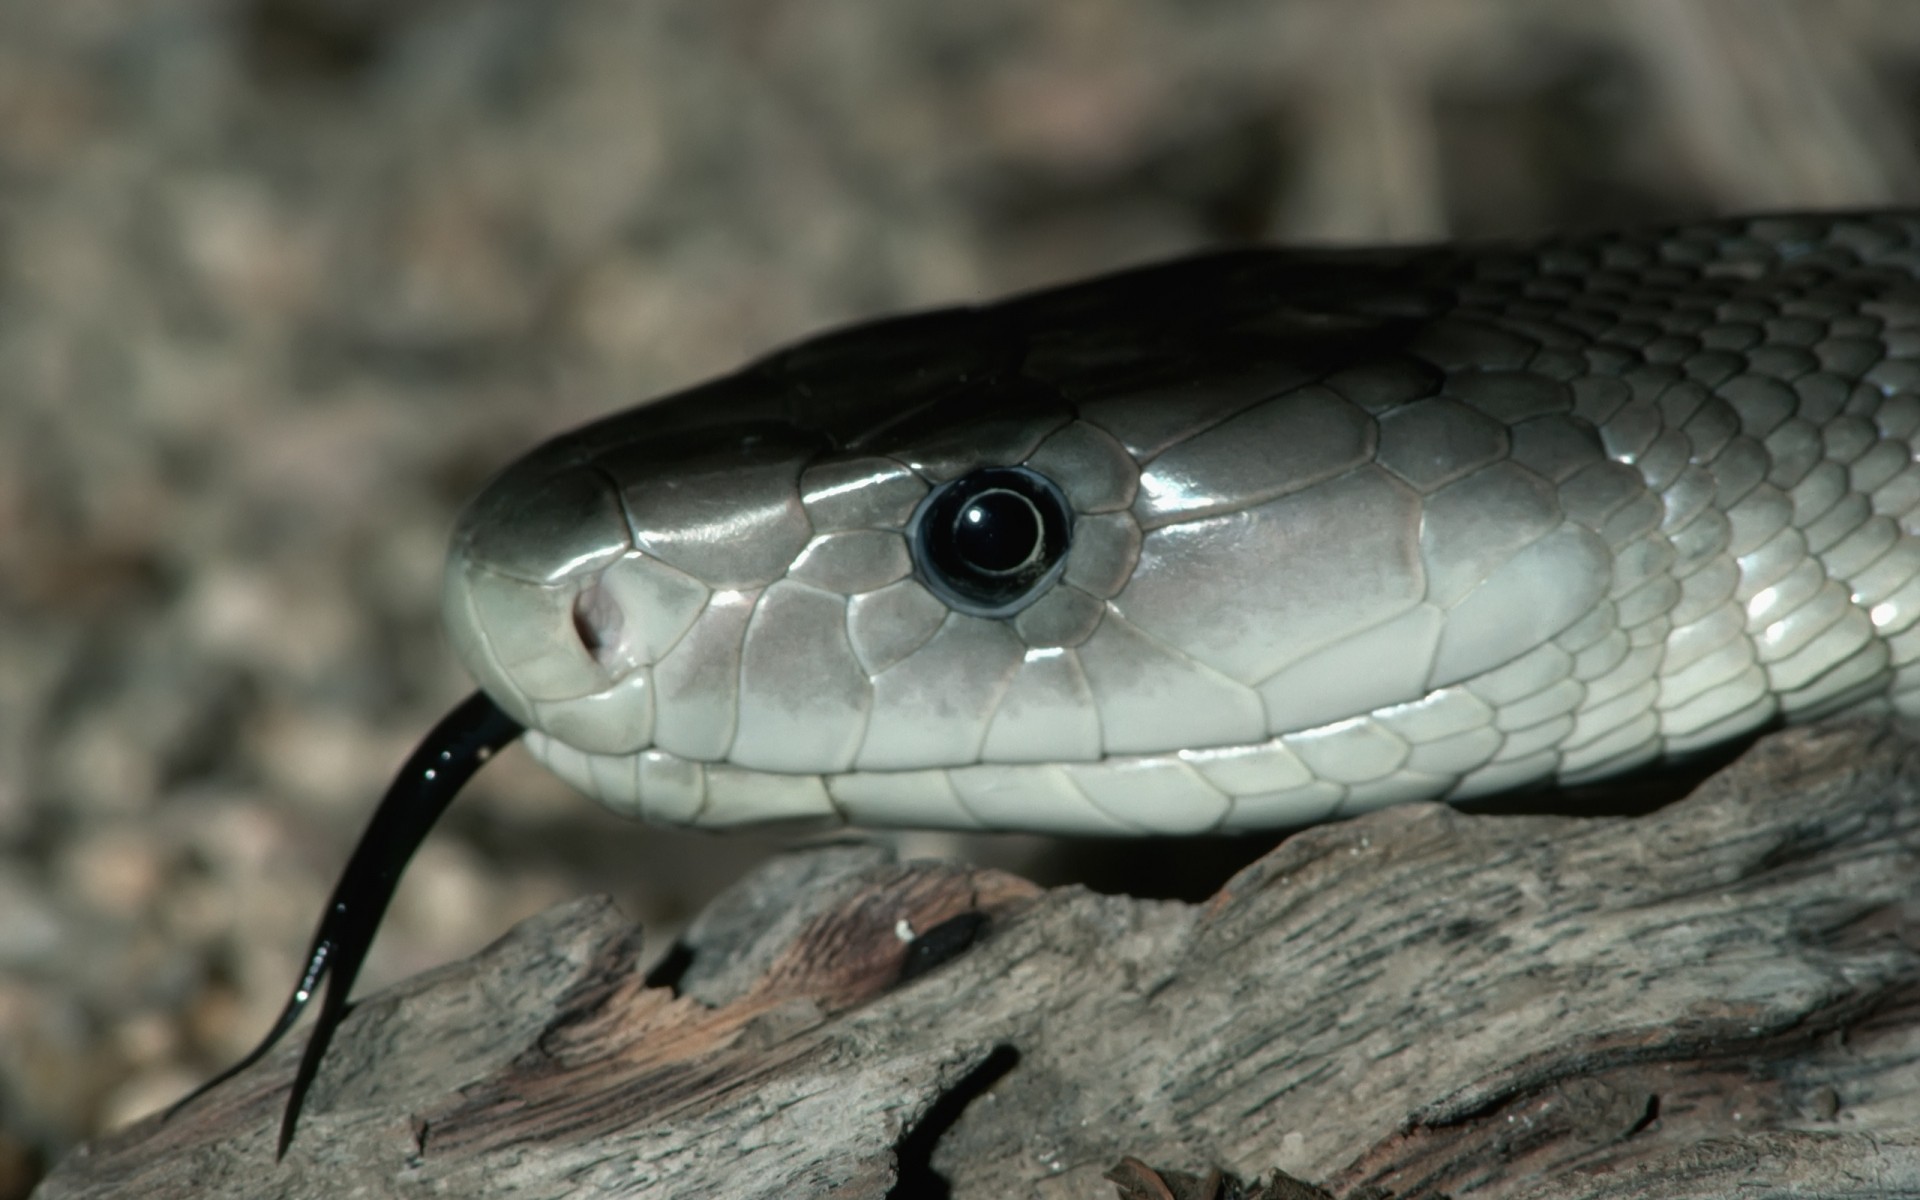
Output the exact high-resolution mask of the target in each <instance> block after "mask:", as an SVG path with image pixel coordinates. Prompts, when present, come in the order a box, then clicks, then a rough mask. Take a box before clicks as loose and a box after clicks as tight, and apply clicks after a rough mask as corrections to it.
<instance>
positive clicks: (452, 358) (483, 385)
mask: <svg viewBox="0 0 1920 1200" xmlns="http://www.w3.org/2000/svg"><path fill="white" fill-rule="evenodd" d="M1916 138H1920V5H1916V4H1913V3H1911V0H1817V2H1816V0H1801V2H1793V0H1698V2H1695V0H1611V2H1599V0H1567V2H1564V3H1549V2H1547V0H1535V2H1531V3H1518V2H1515V3H1507V4H1502V3H1493V2H1490V0H1373V2H1368V3H1357V2H1339V0H1324V2H1308V0H1302V2H1296V3H1285V2H1277V0H1207V2H1206V3H1194V2H1191V0H1049V2H1048V3H1045V4H1031V3H1024V2H1022V0H969V2H968V3H965V4H942V3H933V2H931V0H928V2H924V3H899V4H871V3H865V2H863V0H812V2H809V3H793V2H788V0H648V2H645V3H642V2H637V0H636V2H632V3H620V2H617V0H57V2H55V0H0V1198H7V1197H15V1196H20V1195H22V1194H24V1193H25V1192H26V1191H27V1190H28V1189H29V1188H30V1187H31V1186H32V1183H33V1181H34V1180H35V1179H36V1178H37V1177H38V1173H39V1172H40V1171H41V1170H42V1169H43V1168H44V1165H45V1164H46V1163H47V1162H48V1161H49V1159H50V1158H51V1157H53V1156H57V1155H58V1154H60V1153H62V1152H64V1151H65V1150H66V1149H67V1148H69V1147H70V1146H72V1145H73V1144H74V1142H75V1141H76V1140H77V1139H79V1138H81V1137H83V1136H85V1135H87V1134H88V1133H90V1132H92V1131H96V1130H99V1129H102V1128H103V1127H106V1126H110V1125H113V1124H115V1123H118V1122H121V1121H124V1120H126V1119H128V1118H130V1117H133V1116H136V1115H139V1114H140V1113H143V1112H145V1111H149V1110H151V1109H152V1108H154V1107H155V1106H158V1105H160V1104H163V1103H165V1102H167V1101H169V1100H172V1099H173V1098H175V1097H176V1096H178V1095H180V1094H181V1093H182V1092H184V1091H185V1090H186V1089H187V1088H188V1087H190V1086H191V1085H192V1084H194V1083H195V1082H197V1081H198V1080H200V1079H202V1078H204V1077H205V1076H206V1075H208V1074H209V1073H210V1072H212V1071H213V1070H214V1069H216V1068H218V1067H220V1066H223V1065H225V1064H226V1063H228V1062H229V1061H231V1060H232V1059H234V1058H235V1057H236V1056H237V1055H239V1054H240V1053H242V1052H243V1051H244V1050H245V1049H246V1048H247V1047H248V1046H249V1045H250V1044H251V1043H252V1042H253V1041H254V1040H255V1039H256V1038H257V1037H258V1036H259V1035H260V1033H261V1032H262V1031H263V1030H264V1029H265V1028H266V1026H267V1025H268V1023H269V1021H270V1020H271V1018H272V1015H273V1014H274V1012H275V1011H276V1010H277V1008H278V1006H279V1005H280V1003H281V1002H282V1000H283V999H284V996H285V993H286V990H287V988H288V986H289V985H290V983H291V980H292V978H293V975H294V971H295V966H296V962H297V960H298V957H299V955H300V954H301V952H302V951H303V950H304V948H305V945H306V940H307V938H308V936H309V934H310V932H311V929H312V924H313V921H314V920H315V919H316V917H317V915H318V912H319V909H320V905H321V903H322V901H323V899H324V897H325V895H326V892H327V890H328V888H329V887H330V885H331V882H332V879H333V876H334V874H335V872H336V871H337V869H338V867H339V865H340V863H341V862H342V860H343V859H344V857H345V854H346V851H347V848H348V847H349V845H350V844H351V841H352V839H353V838H354V836H355V835H356V834H357V832H358V830H359V827H360V825H361V823H362V821H363V820H364V819H365V817H366V815H367V813H368V812H369V811H370V808H371V805H372V803H373V801H374V799H375V797H376V796H377V795H378V793H379V791H380V789H381V787H382V786H383V784H384V783H385V781H386V778H387V776H388V774H389V773H390V772H391V770H392V769H393V768H394V767H395V766H396V764H397V763H398V762H399V761H400V759H401V758H402V757H403V756H404V754H405V752H406V751H407V749H408V748H409V746H410V745H411V744H412V742H413V741H414V740H415V739H416V738H417V737H419V736H420V735H421V734H422V733H423V732H424V731H425V730H426V729H427V727H428V726H429V725H430V724H431V722H432V721H433V719H434V718H435V717H436V716H437V715H438V714H439V713H440V712H442V711H443V710H445V709H446V708H447V707H448V706H449V705H450V704H451V703H452V702H453V701H454V700H456V699H457V698H458V697H459V696H460V695H462V694H463V693H464V692H465V690H466V689H467V687H468V684H467V681H466V680H465V679H464V677H463V676H462V673H461V672H460V670H459V668H458V667H457V666H455V664H454V663H453V661H452V659H451V657H450V655H449V653H448V651H447V649H446V647H445V646H444V644H443V642H442V640H441V637H440V634H439V630H438V622H437V615H436V604H437V585H438V576H439V570H440V556H441V546H442V541H443V538H444V536H445V531H446V529H447V527H448V524H449V522H450V520H451V518H452V516H453V513H454V512H455V510H456V509H457V507H458V506H459V504H460V503H461V502H462V500H463V499H464V498H465V497H466V496H467V495H468V494H469V492H470V491H471V490H472V489H473V488H474V487H475V486H476V485H477V484H478V483H479V482H480V480H481V479H482V478H484V477H485V476H486V475H487V474H488V473H489V472H490V471H491V470H492V469H494V468H495V467H497V466H499V465H500V464H502V463H503V462H504V461H505V460H506V459H508V458H509V457H511V456H512V455H513V454H515V453H516V452H517V451H519V450H522V449H524V448H526V447H527V446H529V445H531V444H532V443H533V442H534V441H536V440H538V439H540V438H542V437H544V436H546V435H548V434H551V433H554V432H556V431H558V430H560V429H563V428H565V427H567V426H570V425H573V424H576V423H578V422H580V421H583V420H585V419H587V418H590V417H593V416H597V415H599V414H601V413H603V412H605V411H607V410H608V409H610V408H613V407H617V406H621V405H626V404H629V403H632V402H634V401H637V400H640V399H643V398H645V397H647V396H649V395H652V394H656V393H659V392H661V391H664V390H667V389H670V388H673V387H675V386H678V385H682V384H686V383H690V382H693V381H696V380H698V379H700V378H701V377H702V376H705V375H708V374H712V373H715V372H719V371H723V370H726V369H727V368H729V367H731V366H733V365H735V364H737V363H739V362H740V361H742V360H743V359H744V358H746V357H749V356H751V355H754V354H756V353H758V352H761V351H764V350H766V349H769V348H771V347H773V346H776V345H779V344H781V343H783V342H787V341H791V340H793V339H795V338H797V337H800V336H802V335H805V334H807V333H808V332H810V331H814V330H818V329H820V328H822V327H825V326H830V325H834V324H837V323H842V322H846V321H850V320H854V319H858V318H861V317H865V316H869V315H873V314H878V313H883V312H888V311H892V310H896V309H902V308H908V307H915V306H925V305H932V304H938V303H943V302H948V301H954V300H963V299H969V298H979V297H984V296H989V295H992V294H994V293H999V292H1003V291H1006V290H1009V289H1013V288H1018V287H1023V286H1027V285H1031V284H1036V283H1040V282H1044V281H1049V280H1055V279H1060V278H1062V277H1068V276H1073V275H1077V274H1082V273H1090V272H1096V271H1100V270H1104V269H1107V268H1111V267H1116V266H1120V265H1123V264H1126V263H1131V262H1136V261H1139V260H1142V259H1146V258H1150V257H1154V256H1161V255H1167V254H1173V253H1178V252H1180V251H1183V250H1188V249H1191V248H1195V247H1200V246H1207V245H1215V244H1219V243H1222V242H1228V241H1240V240H1248V239H1269V240H1271V239H1280V240H1302V239H1305V240H1337V241H1371V240H1379V239H1399V240H1406V239H1429V238H1436V237H1443V236H1455V235H1465V236H1486V235H1517V234H1527V233H1533V232H1538V231H1544V230H1552V229H1561V228H1569V227H1577V226H1586V225H1595V224H1617V223H1625V222H1635V221H1647V220H1661V219H1669V218H1678V217H1689V216H1697V215H1704V214H1710V213H1717V212H1727V211H1735V210H1742V209H1756V208H1781V207H1794V206H1835V205H1884V204H1899V203H1914V202H1920V153H1917V151H1916V144H1917V143H1916ZM775 844H777V843H776V842H775V841H774V840H773V839H769V838H764V837H762V838H757V839H756V838H732V839H721V838H710V837H702V836H696V835H688V834H669V833H663V832H660V831H655V830H648V829H642V828H637V827H633V826H629V825H627V824H625V823H623V822H621V821H619V820H617V819H615V818H612V817H610V816H607V815H605V814H603V813H601V812H600V811H598V810H597V809H595V808H594V807H592V806H591V805H589V804H588V803H586V802H585V801H582V800H580V799H578V798H577V797H574V796H572V795H571V794H569V793H568V792H566V791H565V789H564V788H563V787H562V786H561V785H559V784H557V783H555V782H553V781H552V780H550V779H548V778H547V777H546V776H545V775H544V774H542V773H541V772H540V771H539V770H538V769H537V768H535V767H534V766H532V765H531V764H530V762H528V761H527V760H526V759H525V758H524V757H523V756H522V755H521V754H520V753H519V752H518V751H515V752H512V753H509V754H508V755H506V756H505V757H504V758H503V759H502V761H501V762H499V763H498V764H496V765H495V766H494V767H492V768H490V769H489V770H488V771H487V772H485V773H484V774H483V775H482V777H481V779H480V781H479V782H478V784H477V785H476V786H475V787H474V788H473V789H472V794H471V795H470V796H469V797H467V798H466V799H465V800H463V801H462V802H461V804H459V805H457V806H456V807H455V809H454V811H453V813H452V814H451V815H450V817H449V819H448V822H447V824H446V827H445V828H444V829H443V830H442V831H441V832H440V833H439V834H438V835H437V836H436V837H435V838H434V839H432V841H431V842H430V843H429V845H428V846H427V848H426V850H425V851H424V852H423V854H422V856H421V858H420V860H419V861H417V862H416V863H415V864H414V866H413V869H412V872H411V875H410V877H409V879H408V881H407V883H406V885H405V886H404V887H403V888H402V889H401V892H400V896H399V899H398V902H397V904H396V907H395V910H394V912H393V914H392V916H391V917H390V918H389V921H388V924H387V931H386V934H385V935H384V936H383V938H382V940H381V942H380V943H379V945H378V946H377V947H376V951H375V954H374V959H373V962H372V963H371V965H370V967H369V969H368V971H367V974H366V979H365V984H366V985H367V986H378V985H379V984H381V983H382V982H386V981H391V980H393V979H395V978H398V977H400V976H402V975H405V974H409V973H412V972H415V971H418V970H421V969H423V968H426V967H429V966H432V965H434V964H437V963H440V962H443V961H445V960H447V959H449V958H452V957H455V956H458V955H461V954H465V953H468V952H471V951H472V950H474V949H475V948H477V947H478V946H480V945H482V944H484V943H485V942H486V941H488V940H490V939H492V938H493V937H494V936H496V935H498V934H499V933H501V932H503V931H504V930H505V929H506V928H507V927H508V926H509V925H510V924H511V923H512V922H513V921H515V920H517V919H518V918H520V917H523V916H525V915H528V914H530V913H532V912H535V911H537V910H539V909H541V908H543V907H545V906H547V905H549V904H552V903H554V902H556V901H559V900H561V899H564V898H568V897H572V896H575V895H577V894H580V893H583V892H588V891H607V892H611V893H612V894H614V895H615V896H616V897H618V898H619V899H620V901H621V903H622V905H623V906H624V908H625V909H626V911H627V912H628V913H630V914H631V915H633V916H634V917H636V918H637V919H639V920H640V921H642V922H643V923H644V924H645V925H646V926H647V928H648V930H649V933H650V940H651V942H652V945H653V946H654V949H655V950H656V952H657V951H659V950H661V949H664V947H665V945H666V943H667V939H669V938H670V937H671V935H672V933H673V931H674V929H675V927H676V926H677V924H678V923H679V922H681V921H682V920H684V918H685V917H686V916H687V915H688V914H689V913H690V912H691V911H693V910H694V909H696V908H697V907H698V906H699V904H700V903H702V902H703V901H704V900H705V899H706V898H707V897H709V896H710V895H711V894H712V893H713V892H714V891H716V890H717V889H719V888H720V887H722V886H724V885H725V884H726V883H728V882H730V881H731V880H733V879H735V878H737V877H738V875H739V874H740V873H741V871H742V870H744V869H745V867H746V866H747V864H748V863H749V862H751V861H752V860H753V859H754V858H755V857H756V856H758V855H760V854H763V853H765V852H766V850H767V848H768V847H770V846H772V845H775ZM910 849H914V850H919V851H924V850H928V849H934V850H942V849H944V850H953V849H954V847H953V846H951V845H949V844H947V843H942V842H938V841H935V840H932V839H924V838H923V839H920V840H917V841H914V842H912V843H911V846H910ZM959 850H960V852H965V853H971V854H975V855H982V856H990V857H997V858H998V859H999V860H1000V861H1011V862H1020V861H1022V857H1023V856H1025V855H1027V854H1029V853H1031V852H1033V850H1034V843H1033V842H1032V841H1031V840H1028V841H1021V840H1006V839H1003V840H1000V841H976V842H971V843H968V844H967V845H965V846H963V847H960V848H959ZM1162 853H1165V851H1162ZM1124 882H1125V880H1124V878H1122V880H1121V883H1122V884H1124Z"/></svg>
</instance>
